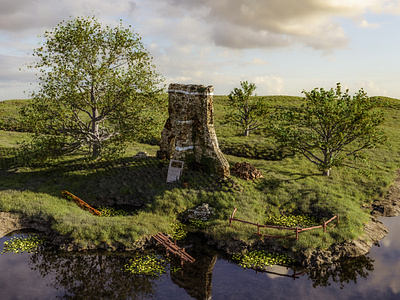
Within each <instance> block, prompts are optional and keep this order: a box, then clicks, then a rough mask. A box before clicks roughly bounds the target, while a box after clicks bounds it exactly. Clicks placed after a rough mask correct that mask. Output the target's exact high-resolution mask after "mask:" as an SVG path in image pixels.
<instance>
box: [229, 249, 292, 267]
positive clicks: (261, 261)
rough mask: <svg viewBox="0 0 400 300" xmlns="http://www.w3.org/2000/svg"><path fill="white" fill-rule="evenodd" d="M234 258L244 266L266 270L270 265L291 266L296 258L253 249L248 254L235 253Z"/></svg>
mask: <svg viewBox="0 0 400 300" xmlns="http://www.w3.org/2000/svg"><path fill="white" fill-rule="evenodd" d="M232 259H233V260H236V261H238V264H239V266H241V267H242V268H245V269H247V268H252V269H257V270H266V269H267V267H268V266H272V265H280V266H290V265H293V264H294V260H292V259H291V258H290V257H288V256H287V255H285V254H277V253H271V252H266V251H258V250H255V251H251V252H248V253H246V254H235V255H233V256H232Z"/></svg>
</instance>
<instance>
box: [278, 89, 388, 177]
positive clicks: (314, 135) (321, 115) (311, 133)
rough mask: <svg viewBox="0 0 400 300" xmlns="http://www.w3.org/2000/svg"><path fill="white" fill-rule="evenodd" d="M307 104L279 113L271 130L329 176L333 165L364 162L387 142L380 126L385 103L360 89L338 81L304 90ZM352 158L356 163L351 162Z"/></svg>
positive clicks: (279, 139)
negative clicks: (352, 89) (344, 88)
mask: <svg viewBox="0 0 400 300" xmlns="http://www.w3.org/2000/svg"><path fill="white" fill-rule="evenodd" d="M303 93H304V94H305V96H306V98H305V103H304V104H303V105H301V107H300V108H298V109H286V110H285V111H284V112H283V113H276V114H275V119H274V123H275V124H274V125H273V126H271V127H272V131H273V132H274V134H275V136H276V138H277V140H278V141H279V142H280V143H282V144H283V145H286V146H288V147H290V148H292V149H293V150H295V151H298V152H300V153H301V154H302V155H304V156H305V157H306V158H307V159H308V160H309V161H310V162H312V163H314V164H316V165H317V166H318V169H319V170H320V171H322V172H323V174H324V175H326V176H329V174H330V170H331V169H332V168H333V167H339V166H349V167H355V166H354V160H361V161H365V159H366V157H367V156H366V152H365V150H367V149H372V148H375V147H377V146H378V145H381V144H383V143H384V142H385V141H386V135H385V132H384V130H383V129H382V128H380V127H379V126H380V125H382V123H383V122H384V119H385V118H384V113H383V110H377V108H379V107H382V106H383V103H382V102H381V101H379V100H378V99H373V98H369V97H367V94H366V93H365V92H364V91H363V90H362V89H361V90H360V91H359V92H358V93H356V94H355V95H354V96H350V95H349V94H348V91H346V92H345V93H343V92H342V91H341V86H340V84H339V83H338V84H337V87H336V89H335V90H334V89H333V88H332V89H330V90H329V91H326V90H324V89H323V88H321V89H319V90H318V89H314V90H312V91H311V92H306V91H303ZM352 160H353V163H352Z"/></svg>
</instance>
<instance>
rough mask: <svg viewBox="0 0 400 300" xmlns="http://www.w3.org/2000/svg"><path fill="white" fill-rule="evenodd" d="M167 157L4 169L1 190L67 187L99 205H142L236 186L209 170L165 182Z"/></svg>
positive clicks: (52, 190) (51, 191) (75, 161)
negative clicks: (171, 193)
mask: <svg viewBox="0 0 400 300" xmlns="http://www.w3.org/2000/svg"><path fill="white" fill-rule="evenodd" d="M167 172H168V161H166V160H159V159H157V158H153V157H148V158H143V159H137V158H134V157H125V158H120V159H116V160H113V161H87V160H84V159H83V158H72V159H63V160H59V161H53V162H51V163H47V164H43V165H41V166H40V167H39V166H37V167H35V168H17V169H9V170H3V171H2V172H1V177H0V178H1V179H0V190H5V189H15V190H32V191H35V192H41V193H47V194H50V195H52V196H60V192H61V191H63V190H67V191H69V192H71V193H72V194H74V195H76V196H77V197H79V198H81V199H82V200H84V201H85V202H87V203H88V204H90V205H92V206H94V207H98V206H102V205H105V206H118V205H130V206H133V207H136V208H142V207H144V206H145V205H146V204H149V203H152V202H153V201H154V199H155V198H156V197H157V196H158V195H161V194H163V193H164V192H165V191H168V190H173V189H182V190H183V189H188V188H189V189H192V190H193V189H195V190H204V191H218V190H231V189H232V190H233V189H235V184H234V182H233V181H232V180H228V181H222V180H220V179H218V178H216V177H213V176H211V175H209V174H207V173H204V172H201V171H194V170H185V171H184V173H183V176H182V178H184V179H185V184H184V183H183V180H179V181H176V182H173V183H166V178H167Z"/></svg>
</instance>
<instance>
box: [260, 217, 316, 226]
mask: <svg viewBox="0 0 400 300" xmlns="http://www.w3.org/2000/svg"><path fill="white" fill-rule="evenodd" d="M265 224H266V225H277V226H283V227H291V228H294V227H301V228H307V227H313V226H318V225H321V222H318V220H317V219H316V218H314V217H312V216H308V215H288V216H285V215H274V216H272V217H269V218H267V219H266V223H265Z"/></svg>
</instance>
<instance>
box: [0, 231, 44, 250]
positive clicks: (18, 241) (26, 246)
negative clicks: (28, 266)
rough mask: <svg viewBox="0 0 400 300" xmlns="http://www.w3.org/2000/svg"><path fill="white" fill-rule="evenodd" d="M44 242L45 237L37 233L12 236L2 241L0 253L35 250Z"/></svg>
mask: <svg viewBox="0 0 400 300" xmlns="http://www.w3.org/2000/svg"><path fill="white" fill-rule="evenodd" d="M45 242H46V239H44V238H43V237H40V236H38V235H31V236H28V237H14V238H11V240H9V241H5V242H4V249H3V252H1V254H4V253H21V252H24V251H25V252H28V253H33V252H36V250H37V249H38V247H39V246H40V245H42V244H44V243H45Z"/></svg>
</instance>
